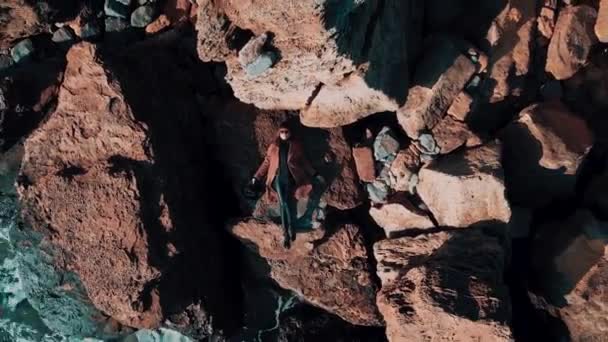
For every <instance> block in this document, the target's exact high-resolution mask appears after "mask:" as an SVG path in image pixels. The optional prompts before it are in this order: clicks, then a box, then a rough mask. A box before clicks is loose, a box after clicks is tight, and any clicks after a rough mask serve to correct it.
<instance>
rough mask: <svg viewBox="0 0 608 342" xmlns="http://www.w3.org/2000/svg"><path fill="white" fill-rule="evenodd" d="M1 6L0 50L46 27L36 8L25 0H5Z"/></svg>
mask: <svg viewBox="0 0 608 342" xmlns="http://www.w3.org/2000/svg"><path fill="white" fill-rule="evenodd" d="M0 6H1V7H0V8H1V9H0V51H3V50H7V49H9V48H10V47H12V45H13V44H14V42H15V40H17V39H20V38H25V37H28V36H31V35H34V34H36V33H39V32H40V31H41V30H42V29H43V28H44V26H43V23H41V21H40V18H39V17H38V15H37V14H36V11H35V10H34V8H33V7H31V6H30V4H28V2H26V1H25V0H3V1H2V4H1V5H0Z"/></svg>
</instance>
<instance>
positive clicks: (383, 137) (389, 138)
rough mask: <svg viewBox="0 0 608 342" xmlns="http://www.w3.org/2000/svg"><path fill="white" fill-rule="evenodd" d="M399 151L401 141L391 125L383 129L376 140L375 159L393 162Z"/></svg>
mask: <svg viewBox="0 0 608 342" xmlns="http://www.w3.org/2000/svg"><path fill="white" fill-rule="evenodd" d="M398 151H399V141H398V140H397V138H396V137H395V134H394V133H393V132H392V131H391V129H390V128H389V127H382V130H380V132H379V133H378V135H377V136H376V139H375V140H374V159H375V160H376V161H378V162H381V163H391V162H392V161H393V160H394V159H395V156H396V155H397V152H398Z"/></svg>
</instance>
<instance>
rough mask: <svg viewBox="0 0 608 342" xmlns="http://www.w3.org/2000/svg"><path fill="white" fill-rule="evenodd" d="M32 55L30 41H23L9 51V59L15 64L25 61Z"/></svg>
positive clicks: (32, 50) (32, 48)
mask: <svg viewBox="0 0 608 342" xmlns="http://www.w3.org/2000/svg"><path fill="white" fill-rule="evenodd" d="M33 54H34V43H32V41H31V40H30V39H24V40H22V41H20V42H19V43H17V44H16V45H15V46H13V48H12V49H11V57H12V58H13V61H14V62H15V63H19V62H21V61H23V60H27V59H29V58H31V57H32V55H33Z"/></svg>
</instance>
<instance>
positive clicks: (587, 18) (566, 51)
mask: <svg viewBox="0 0 608 342" xmlns="http://www.w3.org/2000/svg"><path fill="white" fill-rule="evenodd" d="M596 18H597V12H596V11H595V9H593V8H592V7H590V6H587V5H579V6H567V7H565V8H563V9H562V10H561V11H560V12H559V16H558V18H557V23H556V25H555V33H554V34H553V37H552V38H551V43H550V44H549V51H548V52H547V64H546V66H545V70H546V71H547V72H549V73H551V74H552V75H553V76H554V77H555V78H556V79H558V80H564V79H567V78H570V77H572V76H573V75H574V74H575V73H576V72H577V71H578V70H579V69H580V68H581V67H582V66H584V65H585V64H586V63H587V57H588V55H589V51H590V50H591V46H592V45H593V44H594V43H595V42H597V38H596V37H595V33H594V32H593V25H594V24H595V20H596Z"/></svg>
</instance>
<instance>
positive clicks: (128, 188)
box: [19, 45, 170, 327]
mask: <svg viewBox="0 0 608 342" xmlns="http://www.w3.org/2000/svg"><path fill="white" fill-rule="evenodd" d="M67 58H68V61H69V62H68V66H67V71H66V75H65V80H64V82H63V84H62V88H61V91H60V93H59V105H58V107H57V109H56V111H55V112H54V113H52V114H51V116H50V118H49V120H48V121H47V122H46V123H45V124H43V125H42V126H41V127H40V128H39V129H37V130H36V131H35V132H34V133H33V134H32V135H30V137H29V138H28V139H27V140H26V143H25V151H26V154H25V160H24V164H23V167H22V177H23V179H24V181H22V183H21V184H22V185H21V187H20V189H19V190H20V191H19V192H20V196H21V201H22V205H23V208H24V209H23V215H24V216H25V218H26V219H27V220H28V221H29V223H30V224H31V225H32V228H33V229H35V230H38V231H41V232H47V233H49V239H50V243H52V244H53V245H54V246H56V247H57V248H60V249H62V250H63V252H64V253H65V254H64V258H65V259H63V260H58V264H59V265H62V267H65V268H68V269H71V270H74V271H75V272H76V273H77V274H79V276H80V277H81V279H82V281H83V283H84V285H85V287H86V288H87V292H88V294H89V296H90V297H91V300H92V301H93V302H94V303H95V305H96V306H97V307H98V308H99V309H101V310H102V311H103V312H105V313H106V314H108V315H109V316H112V317H115V318H116V319H117V320H118V321H120V322H123V323H124V324H128V325H132V326H137V327H154V326H156V325H158V324H159V323H160V321H161V319H162V317H161V310H160V304H159V298H158V293H157V292H156V291H151V290H149V289H145V288H146V287H147V284H148V283H149V282H151V281H152V280H154V279H156V278H158V277H159V275H160V271H159V270H158V269H157V268H155V267H153V266H152V265H151V261H150V260H149V259H148V246H147V239H148V237H147V234H146V231H145V230H144V224H143V222H142V219H141V218H140V216H139V215H140V214H139V213H140V211H141V210H142V208H141V205H140V202H139V196H141V195H140V191H141V190H140V189H138V182H137V179H136V178H135V176H134V175H133V174H131V173H129V172H125V171H123V172H120V171H119V170H120V169H119V166H118V165H117V164H119V163H120V162H121V161H123V162H124V161H127V160H130V161H132V162H133V163H141V164H142V165H146V164H149V163H152V159H151V151H150V150H148V149H147V146H146V144H145V140H146V129H145V127H144V126H143V125H141V124H139V123H137V122H136V121H135V120H134V118H133V116H132V114H131V113H130V110H129V108H128V105H127V104H126V103H125V100H124V97H123V95H122V94H121V93H120V90H119V89H117V88H116V86H115V85H114V86H113V85H112V84H111V83H110V81H109V80H108V78H107V76H106V75H105V71H104V69H103V67H102V65H100V64H98V63H97V62H96V61H95V50H94V48H93V47H92V46H90V45H81V46H79V47H77V48H74V49H72V50H71V51H70V54H69V55H68V57H67ZM82 113H86V116H84V115H82ZM108 113H109V114H110V115H108ZM92 137H97V138H99V140H95V139H91V138H92ZM97 141H99V142H101V141H106V142H107V143H106V144H101V143H96V142H97ZM113 168H114V170H113ZM139 186H141V185H139ZM95 202H96V203H97V205H95ZM158 205H159V206H161V208H163V209H161V210H165V211H166V210H167V208H166V204H165V203H159V204H158ZM76 213H77V214H76ZM169 224H170V223H169ZM102 227H103V228H102ZM123 227H128V229H126V230H125V229H124V228H123ZM164 229H167V230H169V229H170V227H164ZM76 232H78V233H76ZM83 232H86V233H83ZM68 255H72V257H71V258H70V257H68ZM130 255H131V256H130ZM110 256H111V257H110ZM70 259H71V260H70ZM103 270H107V271H110V272H106V271H103ZM138 298H141V299H138ZM139 301H141V302H140V304H139V308H138V307H137V304H136V303H138V302H139ZM144 301H147V302H148V303H149V304H148V305H144V304H143V302H144ZM133 304H135V305H133Z"/></svg>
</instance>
